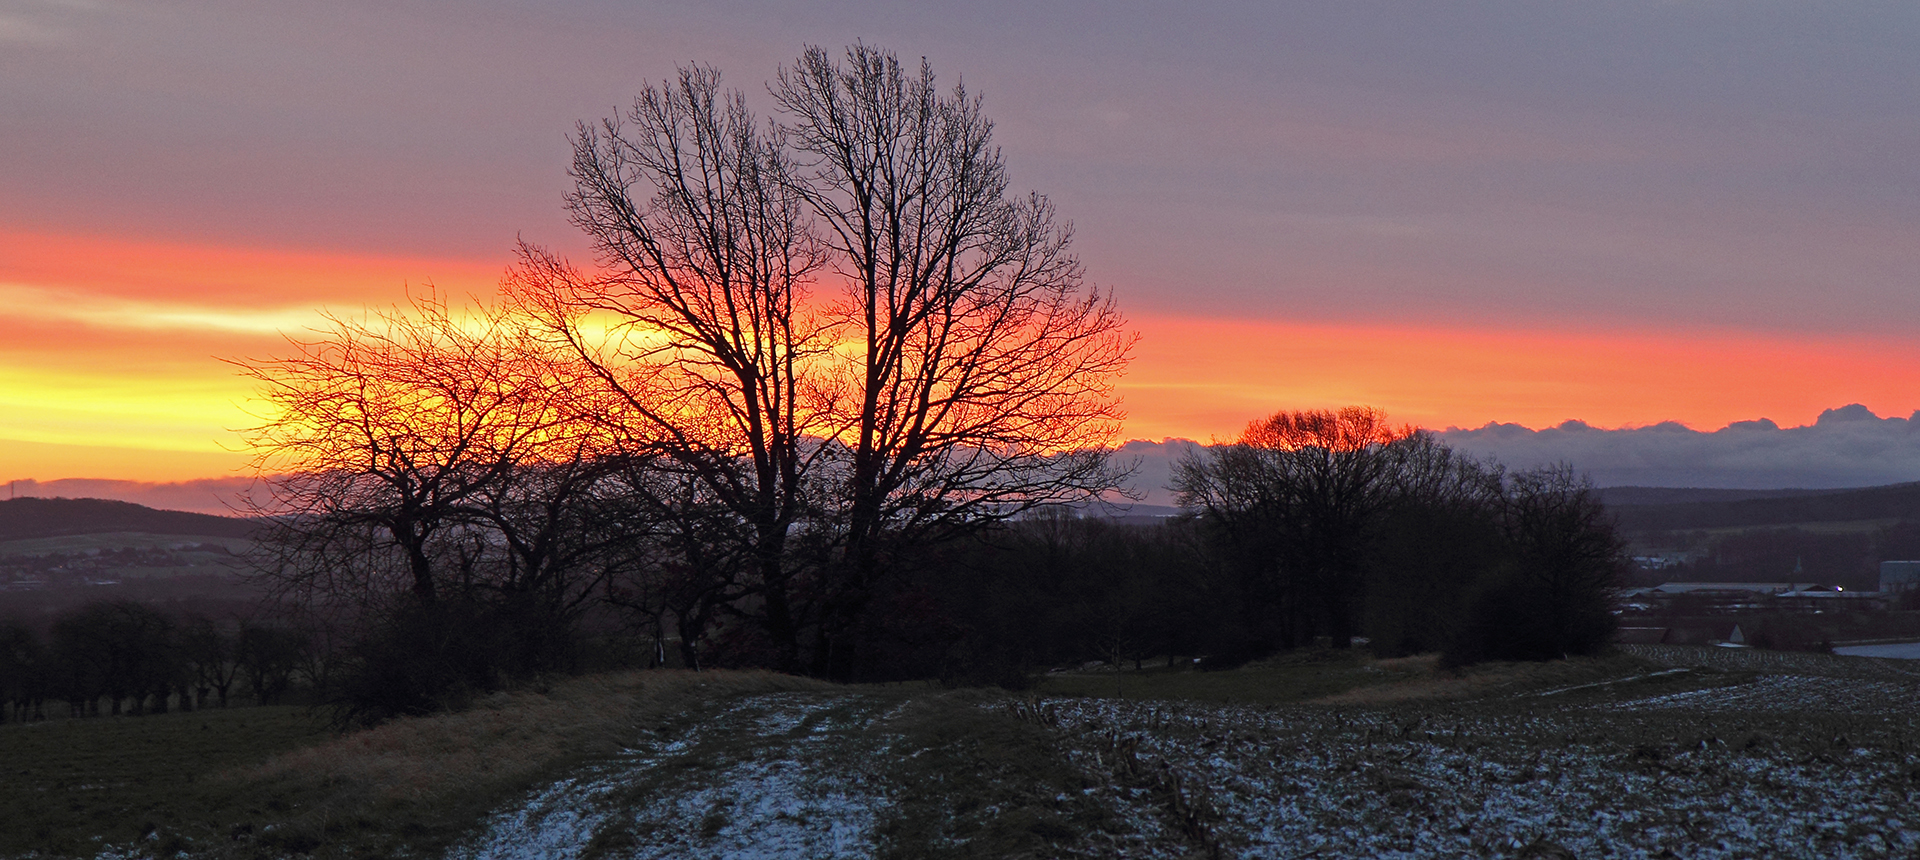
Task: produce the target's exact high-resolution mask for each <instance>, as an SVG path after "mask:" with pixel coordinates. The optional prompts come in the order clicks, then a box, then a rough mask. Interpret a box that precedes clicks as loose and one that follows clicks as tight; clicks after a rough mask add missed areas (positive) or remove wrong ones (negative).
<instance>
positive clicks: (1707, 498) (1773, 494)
mask: <svg viewBox="0 0 1920 860" xmlns="http://www.w3.org/2000/svg"><path fill="white" fill-rule="evenodd" d="M1600 493H1601V500H1602V501H1604V502H1606V503H1607V507H1608V508H1609V509H1611V510H1612V511H1613V512H1614V514H1615V516H1617V517H1618V518H1619V521H1620V526H1621V528H1622V529H1624V530H1626V531H1629V532H1646V531H1665V530H1681V529H1713V528H1739V527H1753V526H1784V525H1791V524H1794V523H1829V522H1850V521H1858V520H1882V519H1916V518H1920V482H1916V483H1907V484H1888V485H1886V486H1880V487H1861V488H1857V489H1846V490H1702V489H1667V488H1660V487H1612V488H1608V489H1605V490H1601V491H1600ZM1661 499H1666V500H1668V501H1659V500H1661Z"/></svg>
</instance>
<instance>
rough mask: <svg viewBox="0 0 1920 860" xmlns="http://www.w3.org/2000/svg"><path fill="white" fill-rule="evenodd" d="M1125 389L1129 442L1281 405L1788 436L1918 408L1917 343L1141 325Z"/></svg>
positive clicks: (1175, 321) (1226, 424) (1189, 433)
mask: <svg viewBox="0 0 1920 860" xmlns="http://www.w3.org/2000/svg"><path fill="white" fill-rule="evenodd" d="M1135 324H1136V325H1137V326H1138V327H1139V329H1140V330H1141V332H1142V335H1143V336H1142V338H1141V344H1140V348H1139V351H1138V353H1137V354H1136V358H1135V361H1134V364H1133V368H1132V370H1131V372H1130V373H1129V374H1128V375H1127V377H1126V378H1125V379H1123V380H1122V381H1121V383H1120V385H1119V386H1118V387H1119V390H1120V392H1121V394H1122V396H1123V397H1125V398H1126V405H1127V413H1128V420H1127V434H1128V435H1129V436H1132V437H1135V438H1149V439H1159V438H1163V437H1185V438H1190V439H1198V440H1201V441H1210V440H1212V439H1230V438H1234V437H1237V436H1238V435H1239V433H1240V431H1241V430H1243V429H1245V427H1246V426H1247V422H1249V421H1251V420H1253V419H1255V418H1262V417H1265V416H1267V415H1270V414H1272V413H1273V412H1274V411H1275V410H1278V409H1308V408H1333V407H1340V406H1347V405H1365V406H1373V407H1377V408H1380V409H1382V410H1384V411H1385V412H1386V413H1387V416H1388V418H1389V419H1391V420H1392V421H1394V422H1395V423H1399V422H1403V421H1404V422H1410V423H1413V424H1416V425H1419V426H1422V427H1430V428H1435V429H1445V428H1447V427H1479V426H1481V425H1484V424H1487V423H1488V422H1494V421H1497V422H1502V423H1515V424H1521V425H1525V426H1527V427H1532V428H1535V429H1538V428H1542V427H1549V426H1554V425H1557V424H1560V423H1562V422H1564V421H1567V420H1580V421H1584V422H1586V423H1588V424H1591V425H1594V426H1596V427H1609V428H1610V427H1628V426H1643V425H1647V424H1654V423H1658V422H1661V421H1678V422H1681V423H1683V424H1686V425H1687V426H1689V427H1693V428H1694V429H1697V430H1716V429H1719V428H1721V427H1724V426H1726V425H1727V424H1729V423H1731V422H1734V421H1744V420H1752V419H1757V418H1770V419H1772V420H1774V421H1775V422H1777V423H1778V424H1780V425H1781V426H1783V427H1790V426H1798V425H1804V424H1809V423H1812V421H1813V420H1814V419H1815V418H1816V417H1818V416H1819V414H1820V412H1821V411H1822V410H1825V409H1830V408H1834V407H1838V406H1844V405H1846V404H1848V403H1861V404H1864V405H1866V406H1867V407H1868V408H1870V409H1873V410H1874V411H1875V412H1876V413H1877V414H1879V415H1881V416H1882V417H1886V416H1890V415H1899V416H1903V417H1904V416H1905V415H1906V414H1907V413H1908V412H1910V411H1912V410H1913V409H1914V408H1915V407H1916V406H1920V347H1917V346H1915V345H1914V344H1911V343H1909V342H1906V341H1898V340H1892V339H1885V340H1875V339H1871V338H1861V337H1844V338H1842V337H1814V336H1781V335H1774V334H1767V335H1762V334H1758V333H1752V332H1739V331H1705V332H1703V331H1697V330H1694V331H1668V332H1660V331H1655V332H1648V331H1605V330H1588V331H1567V330H1559V331H1552V330H1540V329H1531V330H1500V329H1493V328H1486V329H1470V328H1451V327H1443V326H1433V327H1418V326H1406V325H1390V324H1382V325H1365V324H1326V323H1310V322H1282V321H1272V322H1268V321H1251V322H1249V321H1228V320H1215V319H1194V318H1178V317H1154V318H1145V319H1136V320H1135Z"/></svg>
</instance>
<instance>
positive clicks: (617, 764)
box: [447, 690, 1195, 860]
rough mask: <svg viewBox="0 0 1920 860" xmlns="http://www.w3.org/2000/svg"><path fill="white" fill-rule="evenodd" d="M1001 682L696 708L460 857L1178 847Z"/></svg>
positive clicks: (534, 798)
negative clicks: (1003, 691) (996, 690)
mask: <svg viewBox="0 0 1920 860" xmlns="http://www.w3.org/2000/svg"><path fill="white" fill-rule="evenodd" d="M1003 702H1004V700H1003V699H1002V697H999V696H997V695H987V694H980V693H965V692H960V693H933V692H927V691H924V690H923V691H920V692H918V693H917V694H910V693H908V692H906V691H900V690H894V691H886V690H880V691H860V692H833V693H826V692H806V693H800V692H795V693H775V694H766V695H758V696H750V697H745V698H740V699H736V700H733V701H731V702H727V703H723V704H721V705H719V706H716V707H713V708H708V709H704V710H701V711H696V712H690V713H688V714H685V715H683V716H682V717H681V718H679V719H677V720H675V721H672V722H670V723H668V724H666V725H664V726H661V727H659V728H658V729H656V730H654V731H652V732H649V733H647V735H648V736H647V738H646V739H644V740H642V741H639V742H636V743H634V744H633V745H632V746H631V747H630V748H629V749H628V750H627V751H626V752H624V753H623V754H621V755H619V756H617V757H615V758H613V759H610V760H607V761H604V762H600V763H598V764H595V765H593V766H591V767H589V768H586V769H584V770H582V771H581V772H579V773H577V774H575V775H573V776H571V777H569V778H567V779H564V780H561V781H559V782H556V783H554V784H552V785H549V786H547V787H545V788H542V789H539V790H537V791H535V792H533V793H532V794H530V795H529V796H527V797H526V798H525V799H524V800H523V801H521V802H519V803H517V804H515V805H513V806H512V807H510V808H507V809H504V810H502V811H499V812H496V813H495V814H494V815H493V816H492V817H491V818H489V819H488V820H487V822H486V824H485V826H484V827H483V828H482V830H481V832H480V833H478V834H476V835H475V836H473V837H471V838H469V839H468V840H466V841H465V842H464V843H462V844H461V845H459V846H458V847H456V848H455V849H454V850H452V851H450V852H448V854H447V856H448V857H449V858H450V860H518V858H566V860H598V858H621V860H627V858H633V860H654V858H669V857H671V858H685V857H727V858H851V857H900V858H938V857H983V856H990V857H1137V858H1177V857H1183V856H1187V855H1189V854H1191V853H1192V851H1193V849H1194V848H1195V845H1194V844H1193V843H1192V842H1191V840H1189V839H1187V838H1186V837H1185V836H1183V835H1182V834H1181V833H1180V832H1178V831H1177V829H1175V828H1169V827H1166V826H1163V824H1162V823H1159V822H1156V821H1155V820H1153V819H1154V814H1153V810H1154V804H1153V803H1152V802H1151V797H1150V796H1149V795H1151V794H1152V793H1153V792H1152V791H1150V790H1149V789H1150V788H1151V787H1150V786H1149V787H1145V788H1143V787H1141V786H1127V785H1118V784H1110V783H1109V782H1108V781H1106V780H1093V779H1090V778H1089V773H1088V771H1086V770H1085V769H1084V768H1083V767H1081V766H1080V765H1078V764H1076V762H1075V760H1074V759H1075V758H1076V757H1075V756H1072V755H1069V754H1066V753H1065V752H1064V751H1063V750H1062V749H1061V748H1060V745H1059V744H1060V738H1059V736H1058V734H1057V733H1056V732H1055V731H1054V730H1053V729H1052V728H1051V727H1047V726H1041V725H1037V724H1035V723H1034V722H1033V721H1031V720H1023V719H1020V718H1018V717H1016V716H1015V715H1013V714H1010V713H1009V712H1008V711H1007V709H1006V708H1005V707H1004V706H1003Z"/></svg>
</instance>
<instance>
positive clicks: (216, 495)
mask: <svg viewBox="0 0 1920 860" xmlns="http://www.w3.org/2000/svg"><path fill="white" fill-rule="evenodd" d="M5 489H6V491H7V493H8V495H9V496H10V497H19V496H38V497H41V498H65V499H114V500H117V501H122V502H133V503H134V504H136V505H146V506H147V507H149V508H159V509H161V510H166V511H192V512H194V513H197V514H215V515H219V516H233V515H235V514H240V513H244V512H245V504H244V502H245V500H246V499H247V498H248V497H249V496H250V495H251V494H257V495H258V498H259V499H260V500H261V501H265V500H266V498H267V496H266V491H265V488H264V487H262V486H260V484H259V482H257V481H255V480H254V479H252V478H205V479H202V480H197V481H176V482H169V483H150V482H146V481H107V480H99V479H94V478H65V479H62V480H58V481H9V482H6V487H5Z"/></svg>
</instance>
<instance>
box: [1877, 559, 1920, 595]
mask: <svg viewBox="0 0 1920 860" xmlns="http://www.w3.org/2000/svg"><path fill="white" fill-rule="evenodd" d="M1916 588H1920V561H1883V562H1880V590H1881V591H1882V592H1885V593H1895V592H1901V591H1912V590H1914V589H1916Z"/></svg>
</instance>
